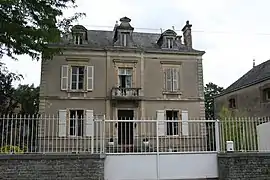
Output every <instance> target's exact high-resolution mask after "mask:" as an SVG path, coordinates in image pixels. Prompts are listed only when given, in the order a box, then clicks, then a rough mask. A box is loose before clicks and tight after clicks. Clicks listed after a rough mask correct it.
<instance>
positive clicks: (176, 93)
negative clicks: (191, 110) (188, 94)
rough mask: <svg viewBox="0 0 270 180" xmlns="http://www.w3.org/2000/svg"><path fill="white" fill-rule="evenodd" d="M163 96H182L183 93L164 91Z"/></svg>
mask: <svg viewBox="0 0 270 180" xmlns="http://www.w3.org/2000/svg"><path fill="white" fill-rule="evenodd" d="M162 94H168V95H182V92H181V91H163V92H162Z"/></svg>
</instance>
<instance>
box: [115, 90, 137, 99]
mask: <svg viewBox="0 0 270 180" xmlns="http://www.w3.org/2000/svg"><path fill="white" fill-rule="evenodd" d="M140 90H141V88H116V87H114V88H112V91H111V97H112V99H126V100H130V99H140V98H141V96H140Z"/></svg>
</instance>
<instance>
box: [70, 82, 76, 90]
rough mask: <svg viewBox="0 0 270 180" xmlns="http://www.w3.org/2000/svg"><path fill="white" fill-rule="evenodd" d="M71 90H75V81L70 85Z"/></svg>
mask: <svg viewBox="0 0 270 180" xmlns="http://www.w3.org/2000/svg"><path fill="white" fill-rule="evenodd" d="M71 89H77V83H76V81H72V83H71Z"/></svg>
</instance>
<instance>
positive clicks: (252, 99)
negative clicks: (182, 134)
mask: <svg viewBox="0 0 270 180" xmlns="http://www.w3.org/2000/svg"><path fill="white" fill-rule="evenodd" d="M214 102H215V103H214V104H215V114H216V116H218V113H219V112H220V110H221V108H222V107H226V108H228V109H230V110H231V111H232V112H235V111H237V112H238V114H240V115H241V116H245V117H264V116H269V115H270V60H268V61H265V62H263V63H261V64H259V65H257V66H254V67H253V68H252V69H251V70H249V71H248V72H247V73H246V74H244V75H243V76H242V77H240V78H239V79H238V80H237V81H235V82H234V83H233V84H232V85H230V86H229V87H228V88H227V89H225V90H224V91H223V92H222V93H221V94H220V95H218V96H217V97H215V100H214Z"/></svg>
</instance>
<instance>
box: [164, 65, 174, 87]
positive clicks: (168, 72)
mask: <svg viewBox="0 0 270 180" xmlns="http://www.w3.org/2000/svg"><path fill="white" fill-rule="evenodd" d="M165 74H166V79H165V83H166V91H172V90H173V89H172V80H173V77H172V69H171V68H167V69H166V71H165Z"/></svg>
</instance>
